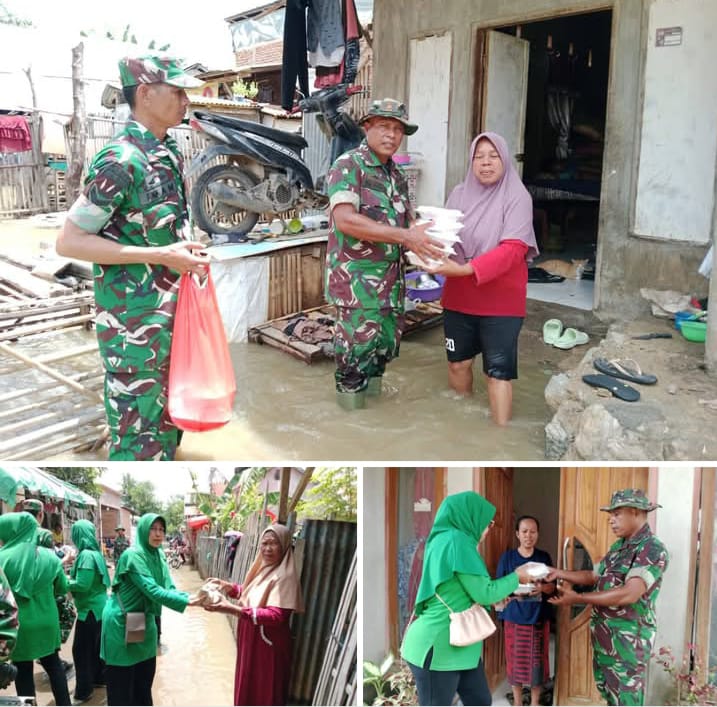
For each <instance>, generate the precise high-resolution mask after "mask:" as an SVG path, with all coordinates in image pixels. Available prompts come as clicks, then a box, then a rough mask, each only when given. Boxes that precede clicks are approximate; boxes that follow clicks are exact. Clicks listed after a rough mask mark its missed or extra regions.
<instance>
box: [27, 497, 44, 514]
mask: <svg viewBox="0 0 717 707" xmlns="http://www.w3.org/2000/svg"><path fill="white" fill-rule="evenodd" d="M22 510H23V511H27V512H28V513H39V512H40V511H44V510H45V507H44V506H43V505H42V501H41V500H40V499H39V498H26V499H25V500H24V501H23V502H22Z"/></svg>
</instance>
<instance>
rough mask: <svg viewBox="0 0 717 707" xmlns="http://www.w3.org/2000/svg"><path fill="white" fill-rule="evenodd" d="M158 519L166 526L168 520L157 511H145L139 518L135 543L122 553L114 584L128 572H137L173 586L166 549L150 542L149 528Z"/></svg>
mask: <svg viewBox="0 0 717 707" xmlns="http://www.w3.org/2000/svg"><path fill="white" fill-rule="evenodd" d="M156 520H161V521H162V522H163V523H164V524H165V528H166V525H167V524H166V521H165V520H164V518H163V517H162V516H160V515H157V514H156V513H145V514H144V515H143V516H142V517H141V518H140V519H139V522H138V523H137V535H136V536H135V539H134V543H133V544H132V546H131V547H129V548H127V549H126V550H125V551H124V552H123V553H122V554H121V555H120V558H119V560H118V561H117V568H116V570H115V577H114V582H113V584H112V586H117V584H119V581H120V579H121V578H122V577H123V576H124V575H125V574H127V572H137V573H138V574H141V575H145V576H146V577H151V578H152V579H153V580H154V581H155V582H156V583H157V584H159V586H160V587H164V588H169V587H172V586H173V583H172V579H171V577H170V575H169V566H168V565H167V558H166V557H165V556H164V551H163V550H162V548H161V547H159V548H157V547H152V546H151V545H150V544H149V529H150V528H151V527H152V524H153V523H154V522H155V521H156Z"/></svg>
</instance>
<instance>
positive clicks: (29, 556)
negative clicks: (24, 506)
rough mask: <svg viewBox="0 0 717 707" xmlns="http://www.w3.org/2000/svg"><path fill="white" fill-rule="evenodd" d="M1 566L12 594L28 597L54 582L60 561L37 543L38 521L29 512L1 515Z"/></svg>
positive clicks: (50, 551) (51, 552)
mask: <svg viewBox="0 0 717 707" xmlns="http://www.w3.org/2000/svg"><path fill="white" fill-rule="evenodd" d="M0 540H1V541H2V542H3V546H2V547H1V548H0V568H2V569H3V570H4V572H5V575H6V576H7V578H8V581H9V582H10V588H11V589H12V591H13V594H17V595H18V596H21V597H23V598H25V599H29V598H30V597H31V596H33V594H36V593H37V591H38V590H39V589H43V588H44V587H45V586H47V585H48V584H52V583H53V582H54V581H55V577H56V576H57V573H58V570H59V569H60V566H61V565H60V560H59V559H58V557H57V555H55V553H54V552H53V551H52V550H48V549H47V548H44V547H38V545H37V521H36V520H35V518H34V517H33V516H32V515H30V514H29V513H25V512H22V513H6V514H5V515H2V516H0Z"/></svg>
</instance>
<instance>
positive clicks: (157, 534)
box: [100, 513, 196, 705]
mask: <svg viewBox="0 0 717 707" xmlns="http://www.w3.org/2000/svg"><path fill="white" fill-rule="evenodd" d="M166 530H167V525H166V523H165V521H164V518H162V517H161V516H158V515H156V514H155V513H145V514H144V515H143V516H142V517H141V518H140V519H139V523H138V524H137V536H136V538H135V541H134V544H133V545H132V546H131V547H130V548H128V549H127V550H125V551H124V552H123V553H122V555H121V556H120V559H119V561H118V562H117V567H116V569H115V576H114V581H113V583H112V593H111V594H110V597H109V599H108V601H107V604H106V605H105V610H104V612H103V614H102V648H101V652H100V655H101V656H102V659H103V660H104V661H105V663H106V670H105V676H106V680H107V704H108V705H151V704H152V682H153V681H154V673H155V668H156V661H157V625H156V623H155V617H156V616H158V615H159V612H160V611H161V608H162V606H167V607H169V608H170V609H174V610H175V611H180V612H181V611H184V610H185V609H186V608H187V605H189V604H190V600H189V595H188V594H187V593H186V592H179V591H177V590H176V589H175V587H174V583H173V582H172V579H171V577H170V576H169V567H168V566H167V560H166V559H165V557H164V552H163V550H162V543H163V542H164V536H165V533H166ZM191 603H196V601H193V602H191ZM127 612H144V614H145V635H144V639H143V640H142V641H140V642H138V643H126V642H125V629H126V625H127V621H126V614H127Z"/></svg>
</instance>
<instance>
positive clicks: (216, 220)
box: [192, 164, 259, 236]
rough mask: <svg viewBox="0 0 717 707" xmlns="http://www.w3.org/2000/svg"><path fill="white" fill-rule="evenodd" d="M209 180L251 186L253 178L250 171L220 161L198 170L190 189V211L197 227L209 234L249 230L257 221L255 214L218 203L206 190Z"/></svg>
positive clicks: (240, 233)
mask: <svg viewBox="0 0 717 707" xmlns="http://www.w3.org/2000/svg"><path fill="white" fill-rule="evenodd" d="M213 182H224V183H226V184H228V185H229V186H232V187H235V188H239V189H251V188H252V187H254V186H256V183H257V180H256V177H254V175H253V174H250V173H249V172H245V171H243V170H241V169H239V168H237V167H235V166H232V165H225V164H220V165H216V166H215V167H210V168H209V169H208V170H207V171H206V172H202V174H201V175H200V176H199V178H198V179H197V182H196V184H195V185H194V188H193V189H192V214H193V216H194V220H195V222H196V224H197V226H199V228H201V229H202V230H203V231H206V232H207V233H208V234H209V235H212V234H224V233H231V234H234V235H238V236H242V235H244V234H245V233H249V231H251V229H252V228H254V226H255V225H256V222H257V221H258V220H259V214H258V213H256V212H254V211H242V210H240V209H236V208H234V207H233V206H229V205H228V204H222V203H221V202H218V201H217V200H216V199H214V198H213V197H212V196H211V195H210V194H209V192H208V191H207V189H208V187H209V185H210V184H212V183H213Z"/></svg>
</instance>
